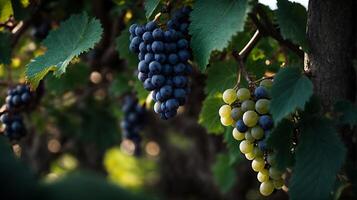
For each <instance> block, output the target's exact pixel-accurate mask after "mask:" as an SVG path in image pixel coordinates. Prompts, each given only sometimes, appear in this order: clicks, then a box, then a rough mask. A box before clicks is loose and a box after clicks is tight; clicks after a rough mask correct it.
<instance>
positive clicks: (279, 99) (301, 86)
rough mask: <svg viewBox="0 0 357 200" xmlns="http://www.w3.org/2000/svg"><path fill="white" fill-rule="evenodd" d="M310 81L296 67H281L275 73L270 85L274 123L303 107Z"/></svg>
mask: <svg viewBox="0 0 357 200" xmlns="http://www.w3.org/2000/svg"><path fill="white" fill-rule="evenodd" d="M312 87H313V86H312V83H311V81H310V80H309V79H308V78H307V77H306V76H305V75H303V74H302V73H301V72H300V70H299V69H298V68H296V67H286V68H284V69H281V70H280V71H279V72H278V74H277V75H276V77H275V79H274V83H273V87H272V91H271V94H272V100H271V104H270V112H271V114H272V116H273V119H274V122H275V124H278V123H279V122H280V121H281V120H282V119H283V118H284V117H286V116H288V115H289V114H290V113H292V112H294V111H295V110H296V109H297V108H298V109H304V106H305V103H306V102H307V101H309V99H310V97H311V95H312V93H313V91H312Z"/></svg>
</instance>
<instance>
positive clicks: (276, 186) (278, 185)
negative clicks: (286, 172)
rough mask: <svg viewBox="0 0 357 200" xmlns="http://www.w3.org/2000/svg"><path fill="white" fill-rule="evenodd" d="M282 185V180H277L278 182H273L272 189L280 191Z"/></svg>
mask: <svg viewBox="0 0 357 200" xmlns="http://www.w3.org/2000/svg"><path fill="white" fill-rule="evenodd" d="M284 183H285V182H284V180H283V179H282V178H281V179H278V180H273V184H274V187H275V189H277V190H279V189H281V188H282V187H283V186H284Z"/></svg>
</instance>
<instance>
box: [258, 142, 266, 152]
mask: <svg viewBox="0 0 357 200" xmlns="http://www.w3.org/2000/svg"><path fill="white" fill-rule="evenodd" d="M258 148H259V149H260V150H261V151H266V148H267V144H266V142H265V141H264V140H261V141H259V142H258Z"/></svg>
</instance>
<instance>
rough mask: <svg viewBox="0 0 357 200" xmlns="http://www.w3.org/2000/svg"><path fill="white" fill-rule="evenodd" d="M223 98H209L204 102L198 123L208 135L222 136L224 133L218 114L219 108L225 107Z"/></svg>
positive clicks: (217, 96)
mask: <svg viewBox="0 0 357 200" xmlns="http://www.w3.org/2000/svg"><path fill="white" fill-rule="evenodd" d="M221 98H222V97H221V96H220V95H215V96H207V97H206V99H205V100H204V101H203V105H202V109H201V112H200V116H199V120H198V122H199V123H200V124H201V125H202V126H204V127H205V128H206V129H207V131H208V133H215V134H221V133H222V132H223V131H224V129H223V126H222V125H221V121H220V118H219V114H218V110H219V108H220V107H221V106H222V105H223V101H222V100H221Z"/></svg>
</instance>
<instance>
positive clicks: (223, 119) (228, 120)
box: [221, 116, 233, 126]
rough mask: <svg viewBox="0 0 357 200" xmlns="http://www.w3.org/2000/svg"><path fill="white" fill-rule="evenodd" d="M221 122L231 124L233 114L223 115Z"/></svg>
mask: <svg viewBox="0 0 357 200" xmlns="http://www.w3.org/2000/svg"><path fill="white" fill-rule="evenodd" d="M221 123H222V124H223V126H230V125H232V124H233V119H232V117H231V116H229V117H221Z"/></svg>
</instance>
